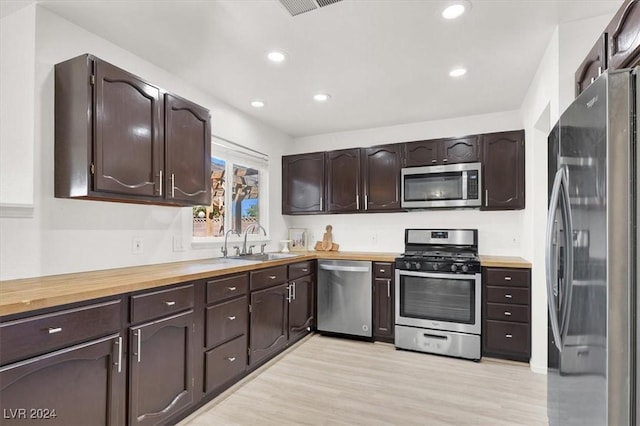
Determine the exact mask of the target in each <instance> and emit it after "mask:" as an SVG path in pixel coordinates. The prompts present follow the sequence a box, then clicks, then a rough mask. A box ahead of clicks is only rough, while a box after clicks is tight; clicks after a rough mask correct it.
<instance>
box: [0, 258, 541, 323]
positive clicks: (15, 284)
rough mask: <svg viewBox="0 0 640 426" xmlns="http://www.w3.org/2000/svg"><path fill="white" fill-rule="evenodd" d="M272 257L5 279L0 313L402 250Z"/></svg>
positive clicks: (508, 261) (500, 261)
mask: <svg viewBox="0 0 640 426" xmlns="http://www.w3.org/2000/svg"><path fill="white" fill-rule="evenodd" d="M291 254H292V255H295V256H292V257H289V258H286V259H278V260H269V261H262V262H261V261H250V260H238V259H223V258H209V259H200V260H191V261H185V262H172V263H163V264H157V265H144V266H132V267H128V268H117V269H105V270H100V271H89V272H78V273H73V274H63V275H51V276H45V277H36V278H23V279H17V280H7V281H0V316H5V315H12V314H19V313H24V312H28V311H34V310H37V309H44V308H52V307H55V306H59V305H64V304H68V303H76V302H82V301H88V300H91V299H98V298H102V297H108V296H117V295H121V294H125V293H130V292H135V291H140V290H149V289H153V288H156V287H162V286H166V285H172V284H179V283H182V282H185V281H193V280H199V279H206V278H215V277H217V276H221V275H228V274H234V273H240V272H248V271H252V270H256V269H263V268H269V267H272V266H281V265H286V264H289V263H295V262H302V261H305V260H314V259H336V260H365V261H371V262H393V261H394V259H395V258H396V257H398V256H399V253H375V252H318V251H309V252H299V253H296V252H294V253H291ZM480 258H481V259H480V260H481V263H482V266H499V267H507V268H530V267H531V264H530V263H529V262H527V261H526V260H524V259H522V258H519V257H501V256H481V257H480Z"/></svg>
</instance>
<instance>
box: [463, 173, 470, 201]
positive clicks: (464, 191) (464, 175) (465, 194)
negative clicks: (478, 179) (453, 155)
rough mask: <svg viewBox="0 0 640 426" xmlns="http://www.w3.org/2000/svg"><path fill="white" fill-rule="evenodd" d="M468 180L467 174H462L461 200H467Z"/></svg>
mask: <svg viewBox="0 0 640 426" xmlns="http://www.w3.org/2000/svg"><path fill="white" fill-rule="evenodd" d="M468 178H469V172H466V171H465V172H462V199H463V200H466V199H467V185H468V184H467V179H468Z"/></svg>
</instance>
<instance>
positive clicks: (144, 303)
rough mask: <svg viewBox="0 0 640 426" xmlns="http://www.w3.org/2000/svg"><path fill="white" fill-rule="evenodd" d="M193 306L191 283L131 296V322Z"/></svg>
mask: <svg viewBox="0 0 640 426" xmlns="http://www.w3.org/2000/svg"><path fill="white" fill-rule="evenodd" d="M189 308H193V284H189V285H185V286H182V287H178V288H172V289H169V290H161V291H154V292H152V293H145V294H140V295H137V296H131V322H132V323H138V322H141V321H146V320H150V319H153V318H158V317H162V316H165V315H170V314H172V313H174V312H180V311H184V310H185V309H189Z"/></svg>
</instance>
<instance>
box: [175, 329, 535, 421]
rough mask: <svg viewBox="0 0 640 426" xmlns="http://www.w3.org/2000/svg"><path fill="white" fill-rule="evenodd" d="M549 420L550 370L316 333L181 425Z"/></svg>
mask: <svg viewBox="0 0 640 426" xmlns="http://www.w3.org/2000/svg"><path fill="white" fill-rule="evenodd" d="M294 424H295V425H334V424H338V425H383V424H384V425H403V426H404V425H429V426H438V425H456V426H457V425H477V426H484V425H487V426H499V425H505V426H507V425H508V426H513V425H535V426H538V425H546V424H547V418H546V377H545V376H543V375H540V374H535V373H533V372H531V370H529V366H528V365H526V364H519V363H510V362H502V361H498V360H492V359H487V358H485V359H483V360H482V361H481V362H480V363H475V362H473V361H466V360H460V359H455V358H447V357H440V356H434V355H428V354H421V353H414V352H407V351H398V350H396V349H395V348H394V347H393V346H392V345H386V344H379V343H375V344H372V343H368V342H359V341H353V340H348V339H337V338H330V337H325V336H320V335H314V336H312V337H311V338H308V339H307V340H305V341H304V342H302V343H301V344H298V345H297V346H296V347H294V348H293V349H292V350H289V351H288V352H287V353H286V354H284V355H283V356H281V357H279V358H278V359H276V360H275V362H272V363H271V364H270V365H268V366H267V367H266V368H263V369H262V370H261V371H259V372H257V373H254V374H253V375H251V376H249V377H247V378H246V379H245V380H243V382H241V383H239V384H238V385H235V386H234V387H233V388H232V389H230V391H227V392H225V393H224V394H222V395H221V396H219V397H218V398H216V399H215V400H213V401H211V402H210V403H209V404H208V405H206V406H204V407H202V408H201V409H200V410H199V411H197V412H196V413H194V414H193V415H191V416H190V417H188V418H187V419H185V420H184V421H183V422H182V423H181V425H184V426H186V425H189V426H200V425H294Z"/></svg>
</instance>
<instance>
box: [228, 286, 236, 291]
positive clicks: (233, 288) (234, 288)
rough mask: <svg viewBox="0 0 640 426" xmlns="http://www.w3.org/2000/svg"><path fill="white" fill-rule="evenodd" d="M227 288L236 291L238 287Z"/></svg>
mask: <svg viewBox="0 0 640 426" xmlns="http://www.w3.org/2000/svg"><path fill="white" fill-rule="evenodd" d="M227 289H229V291H236V290H237V289H238V288H237V287H227Z"/></svg>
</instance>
